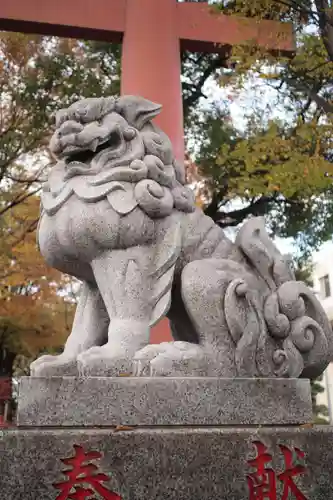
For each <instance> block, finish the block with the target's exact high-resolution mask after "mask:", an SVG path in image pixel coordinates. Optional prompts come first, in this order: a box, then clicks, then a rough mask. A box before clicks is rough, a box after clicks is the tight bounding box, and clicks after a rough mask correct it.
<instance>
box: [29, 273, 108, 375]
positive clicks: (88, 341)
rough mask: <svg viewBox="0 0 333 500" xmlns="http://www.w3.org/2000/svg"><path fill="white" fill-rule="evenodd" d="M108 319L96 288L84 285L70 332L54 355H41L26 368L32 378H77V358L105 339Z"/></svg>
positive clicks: (85, 283)
mask: <svg viewBox="0 0 333 500" xmlns="http://www.w3.org/2000/svg"><path fill="white" fill-rule="evenodd" d="M108 325H109V316H108V313H107V311H106V308H105V305H104V302H103V299H102V297H101V294H100V292H99V290H98V288H97V287H96V286H94V285H91V284H88V283H87V282H84V283H83V285H82V289H81V295H80V299H79V303H78V306H77V309H76V312H75V318H74V323H73V327H72V332H71V334H70V335H69V337H68V339H67V342H66V344H65V347H64V351H63V352H62V353H61V354H59V355H58V356H51V355H44V356H41V357H40V358H38V359H36V361H34V362H33V363H32V364H31V365H30V371H31V375H32V376H34V377H38V376H42V377H52V376H64V375H71V376H75V375H78V369H77V356H78V354H80V353H81V352H83V351H86V350H87V349H89V348H90V347H92V346H96V345H102V344H103V343H104V342H105V340H106V338H107V330H108Z"/></svg>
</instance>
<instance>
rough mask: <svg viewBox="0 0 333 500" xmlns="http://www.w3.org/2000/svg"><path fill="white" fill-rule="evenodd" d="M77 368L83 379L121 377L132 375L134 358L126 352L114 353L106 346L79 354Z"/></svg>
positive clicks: (117, 351)
mask: <svg viewBox="0 0 333 500" xmlns="http://www.w3.org/2000/svg"><path fill="white" fill-rule="evenodd" d="M77 368H78V372H79V375H80V376H83V377H120V376H124V374H126V375H129V374H132V358H131V357H130V356H129V355H128V353H127V352H125V351H124V352H120V351H119V349H118V350H115V351H112V349H110V346H108V344H106V345H104V346H102V347H92V348H91V349H88V351H85V352H82V353H81V354H79V355H78V357H77Z"/></svg>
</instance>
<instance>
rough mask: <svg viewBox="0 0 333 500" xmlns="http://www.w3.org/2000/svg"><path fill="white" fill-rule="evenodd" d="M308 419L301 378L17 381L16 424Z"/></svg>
mask: <svg viewBox="0 0 333 500" xmlns="http://www.w3.org/2000/svg"><path fill="white" fill-rule="evenodd" d="M311 421H312V404H311V392H310V383H309V381H308V380H301V379H237V380H235V379H218V378H215V379H214V378H211V379H205V378H195V377H189V378H187V379H181V378H169V377H160V378H157V377H154V378H138V377H128V378H126V377H115V378H98V377H95V378H86V379H83V378H82V379H79V378H71V377H68V378H66V377H65V378H61V377H53V378H34V377H25V378H22V379H21V382H20V393H19V406H18V425H19V426H42V427H44V426H69V427H84V426H88V427H89V426H110V425H118V424H123V425H141V426H142V425H143V426H154V425H157V426H165V425H183V426H186V425H202V426H205V425H216V426H218V425H267V424H271V425H282V424H285V425H288V424H289V425H290V424H304V423H308V422H311Z"/></svg>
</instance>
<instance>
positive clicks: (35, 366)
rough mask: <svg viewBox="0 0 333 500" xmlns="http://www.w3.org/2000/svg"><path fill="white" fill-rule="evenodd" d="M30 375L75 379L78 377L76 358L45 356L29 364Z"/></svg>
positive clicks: (62, 355) (60, 355) (61, 355)
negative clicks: (71, 377) (70, 377)
mask: <svg viewBox="0 0 333 500" xmlns="http://www.w3.org/2000/svg"><path fill="white" fill-rule="evenodd" d="M30 373H31V376H32V377H63V376H73V377H75V376H77V375H78V370H77V363H76V358H73V357H72V358H71V357H69V356H66V355H64V354H59V355H58V356H52V355H50V354H45V355H44V356H41V357H40V358H38V359H36V360H35V361H33V362H32V363H31V365H30Z"/></svg>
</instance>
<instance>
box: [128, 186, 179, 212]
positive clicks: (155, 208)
mask: <svg viewBox="0 0 333 500" xmlns="http://www.w3.org/2000/svg"><path fill="white" fill-rule="evenodd" d="M134 195H135V198H136V200H137V202H138V204H139V206H140V207H141V208H142V210H144V211H145V212H146V213H147V214H148V215H149V216H150V217H153V218H154V217H166V216H167V215H170V214H171V212H172V209H173V197H172V194H171V192H170V190H169V189H168V188H165V187H162V186H160V185H159V184H158V183H157V182H155V181H153V180H149V179H145V180H142V181H140V182H138V184H137V185H136V186H135V189H134Z"/></svg>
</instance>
